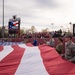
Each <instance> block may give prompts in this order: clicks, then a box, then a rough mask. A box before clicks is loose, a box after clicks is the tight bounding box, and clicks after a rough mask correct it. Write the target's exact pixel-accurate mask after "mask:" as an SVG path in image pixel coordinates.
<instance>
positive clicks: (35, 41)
mask: <svg viewBox="0 0 75 75" xmlns="http://www.w3.org/2000/svg"><path fill="white" fill-rule="evenodd" d="M33 45H34V46H37V40H36V38H35V37H34V41H33Z"/></svg>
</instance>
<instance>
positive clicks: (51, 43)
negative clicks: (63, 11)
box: [45, 34, 55, 47]
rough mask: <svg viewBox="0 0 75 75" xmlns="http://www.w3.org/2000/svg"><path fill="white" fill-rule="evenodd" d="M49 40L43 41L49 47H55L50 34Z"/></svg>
mask: <svg viewBox="0 0 75 75" xmlns="http://www.w3.org/2000/svg"><path fill="white" fill-rule="evenodd" d="M49 38H50V40H49V41H46V40H45V42H46V44H47V45H49V46H51V47H54V46H55V40H54V38H53V37H52V35H50V34H49Z"/></svg>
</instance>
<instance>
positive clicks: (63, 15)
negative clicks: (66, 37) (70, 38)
mask: <svg viewBox="0 0 75 75" xmlns="http://www.w3.org/2000/svg"><path fill="white" fill-rule="evenodd" d="M2 1H3V0H0V25H2ZM13 15H17V17H20V18H21V28H22V27H24V28H30V27H31V26H35V28H36V29H37V30H38V31H40V30H41V29H45V28H49V29H50V30H51V29H52V25H51V23H54V25H53V30H58V29H60V28H61V27H62V26H63V29H64V28H67V26H68V27H69V22H72V23H75V0H5V16H4V17H5V22H4V25H8V20H9V19H10V18H12V16H13ZM66 25H67V26H66Z"/></svg>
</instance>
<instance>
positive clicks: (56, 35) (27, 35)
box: [19, 30, 63, 39]
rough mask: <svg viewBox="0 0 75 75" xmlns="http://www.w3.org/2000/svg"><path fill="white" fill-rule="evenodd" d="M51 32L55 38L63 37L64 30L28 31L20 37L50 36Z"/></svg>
mask: <svg viewBox="0 0 75 75" xmlns="http://www.w3.org/2000/svg"><path fill="white" fill-rule="evenodd" d="M49 34H51V35H52V37H53V38H56V37H62V36H63V35H62V31H61V30H59V31H53V32H36V33H26V34H22V35H21V36H19V37H20V38H25V39H26V38H34V37H35V38H49Z"/></svg>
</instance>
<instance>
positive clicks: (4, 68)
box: [0, 45, 25, 75]
mask: <svg viewBox="0 0 75 75" xmlns="http://www.w3.org/2000/svg"><path fill="white" fill-rule="evenodd" d="M12 47H13V48H14V51H13V52H11V53H10V54H9V55H8V56H6V57H5V58H4V59H3V60H2V61H1V62H0V75H14V73H15V72H16V69H17V68H18V66H19V64H20V61H21V58H22V56H23V54H24V51H25V49H24V48H21V47H19V46H17V45H15V46H12Z"/></svg>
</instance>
